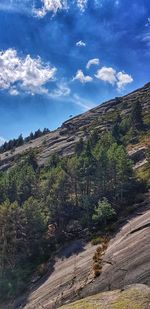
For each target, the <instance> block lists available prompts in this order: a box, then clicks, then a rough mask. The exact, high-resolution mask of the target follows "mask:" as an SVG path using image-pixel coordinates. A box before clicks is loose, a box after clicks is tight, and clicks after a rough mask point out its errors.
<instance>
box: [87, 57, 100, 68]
mask: <svg viewBox="0 0 150 309" xmlns="http://www.w3.org/2000/svg"><path fill="white" fill-rule="evenodd" d="M99 63H100V61H99V59H98V58H94V59H91V60H89V61H88V63H87V65H86V68H87V69H89V68H90V66H91V65H99Z"/></svg>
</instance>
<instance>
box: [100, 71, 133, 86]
mask: <svg viewBox="0 0 150 309" xmlns="http://www.w3.org/2000/svg"><path fill="white" fill-rule="evenodd" d="M95 76H96V78H98V79H100V80H103V81H105V82H108V83H109V84H111V85H113V86H114V85H116V86H117V89H118V90H119V91H120V90H122V89H123V88H124V87H125V86H126V85H127V84H130V83H132V82H133V78H132V76H131V75H129V74H127V73H124V72H118V73H117V72H116V70H114V69H113V68H111V67H109V68H107V67H102V68H101V69H99V70H98V71H97V74H96V75H95Z"/></svg>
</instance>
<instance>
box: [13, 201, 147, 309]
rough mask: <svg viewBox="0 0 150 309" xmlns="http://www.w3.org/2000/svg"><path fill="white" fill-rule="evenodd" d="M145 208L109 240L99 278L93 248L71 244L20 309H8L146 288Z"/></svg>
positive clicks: (27, 308) (28, 308) (53, 304)
mask: <svg viewBox="0 0 150 309" xmlns="http://www.w3.org/2000/svg"><path fill="white" fill-rule="evenodd" d="M145 207H146V208H144V209H143V210H142V209H141V210H138V212H137V213H136V215H135V217H134V218H130V220H129V222H127V223H126V224H124V226H122V227H121V228H120V231H119V232H118V233H117V234H116V236H115V237H114V238H112V240H111V241H110V243H109V246H108V249H107V250H106V252H105V254H104V256H103V262H102V266H103V267H102V273H101V275H100V277H98V278H96V279H95V278H94V276H93V270H92V265H93V255H94V253H95V250H96V247H95V246H92V245H91V244H90V243H89V244H85V243H84V242H83V241H82V240H78V241H75V242H73V243H71V244H69V245H68V247H67V248H65V249H64V250H63V251H62V252H61V253H60V255H59V256H58V258H57V259H56V261H55V264H54V270H53V272H52V273H51V274H50V275H48V277H47V278H46V279H45V281H44V282H39V285H38V286H34V289H32V290H31V291H30V293H29V295H28V296H27V297H26V299H24V300H22V301H21V307H20V304H19V306H17V304H15V305H12V306H11V307H10V308H24V309H38V308H47V309H52V308H58V307H59V306H61V305H62V304H65V303H70V302H72V301H74V300H77V299H80V298H85V297H87V296H89V295H94V294H96V293H99V292H101V291H108V290H116V289H120V288H123V287H124V286H127V285H132V284H135V283H136V284H137V283H138V284H146V285H147V286H150V210H149V205H148V204H147V205H146V206H145ZM139 211H140V212H139ZM64 308H66V309H67V308H70V309H72V308H85V306H84V307H82V306H81V307H79V306H77V307H71V306H70V307H69V306H68V307H64ZM86 308H126V307H115V306H114V307H109V306H108V307H107V306H106V307H86ZM129 308H130V307H129ZM133 308H148V307H138V306H137V307H136V306H135V307H132V309H133Z"/></svg>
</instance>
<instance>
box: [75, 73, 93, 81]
mask: <svg viewBox="0 0 150 309" xmlns="http://www.w3.org/2000/svg"><path fill="white" fill-rule="evenodd" d="M74 80H79V81H80V82H81V83H83V84H84V83H88V82H91V81H92V80H93V78H92V77H91V76H89V75H84V73H83V72H82V71H81V70H78V71H77V73H76V76H75V77H74V78H73V81H74Z"/></svg>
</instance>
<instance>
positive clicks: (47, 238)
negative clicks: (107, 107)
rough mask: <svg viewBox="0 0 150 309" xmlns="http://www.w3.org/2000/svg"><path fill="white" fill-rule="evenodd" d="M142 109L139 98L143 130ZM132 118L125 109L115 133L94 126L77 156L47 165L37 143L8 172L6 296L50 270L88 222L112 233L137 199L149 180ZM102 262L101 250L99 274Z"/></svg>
mask: <svg viewBox="0 0 150 309" xmlns="http://www.w3.org/2000/svg"><path fill="white" fill-rule="evenodd" d="M133 115H134V118H136V121H134V123H133ZM141 117H142V114H141V109H140V105H139V103H137V105H136V106H135V107H133V110H132V111H131V119H129V123H130V124H131V122H130V121H132V123H133V126H134V128H132V129H133V130H132V132H133V131H134V134H136V135H137V136H138V134H140V132H141V130H143V122H142V120H141ZM129 123H128V121H127V120H126V122H125V120H124V119H122V118H121V117H120V115H118V114H117V116H116V121H115V124H114V127H113V130H112V134H110V133H109V132H107V133H103V134H101V135H100V134H99V133H98V131H97V130H93V131H92V132H91V134H90V135H89V136H88V139H87V141H86V142H84V141H83V140H82V139H80V141H79V142H78V143H77V144H76V147H75V154H74V155H72V156H71V157H65V158H60V157H59V156H57V155H53V156H51V158H50V159H49V162H47V164H46V166H45V167H44V168H39V167H38V165H37V160H36V153H35V152H34V151H29V152H28V153H26V154H24V155H23V156H21V157H20V158H18V159H17V160H16V162H14V165H13V167H12V168H10V169H9V170H8V171H4V172H1V173H0V239H1V243H0V255H1V256H0V258H1V259H0V293H1V295H0V297H1V299H2V300H4V299H5V300H6V299H8V298H11V297H12V296H14V295H17V294H19V293H20V292H21V291H23V290H24V288H25V286H26V282H27V281H28V280H29V279H30V277H31V275H32V274H33V272H34V271H35V270H37V273H38V274H41V275H42V274H43V273H44V272H45V266H44V265H46V262H47V260H48V259H49V258H50V257H51V256H52V255H53V254H54V252H55V251H56V250H57V249H58V248H59V247H60V246H61V244H62V243H64V242H65V241H68V240H72V239H74V238H76V237H80V236H81V234H82V230H84V229H85V228H86V229H88V231H89V233H90V235H92V234H93V231H94V233H95V234H96V232H99V233H100V234H101V235H104V234H106V233H107V232H108V225H111V224H112V223H113V222H114V221H115V220H117V218H118V216H119V214H120V212H122V211H123V210H125V209H126V207H127V206H130V205H132V204H133V202H134V199H135V196H136V192H137V191H138V192H140V190H141V184H140V182H139V181H137V180H136V178H135V175H134V172H133V168H132V162H131V160H130V159H129V157H128V154H127V151H126V148H125V145H126V141H127V140H128V134H129V130H130V129H131V126H130V127H129ZM132 132H130V133H131V136H130V138H131V137H132V138H133V135H134V134H133V135H132ZM135 132H136V133H135ZM20 140H21V138H20ZM147 164H148V166H149V165H150V159H149V154H148V163H147ZM142 184H143V183H142ZM142 189H143V186H142ZM100 234H99V235H100ZM103 245H105V246H106V244H105V242H104V244H103ZM103 249H104V248H103ZM100 255H101V253H100ZM22 265H23V267H22ZM100 268H101V264H100V257H99V259H98V260H97V261H96V260H95V266H94V269H95V275H96V272H99V273H100Z"/></svg>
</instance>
